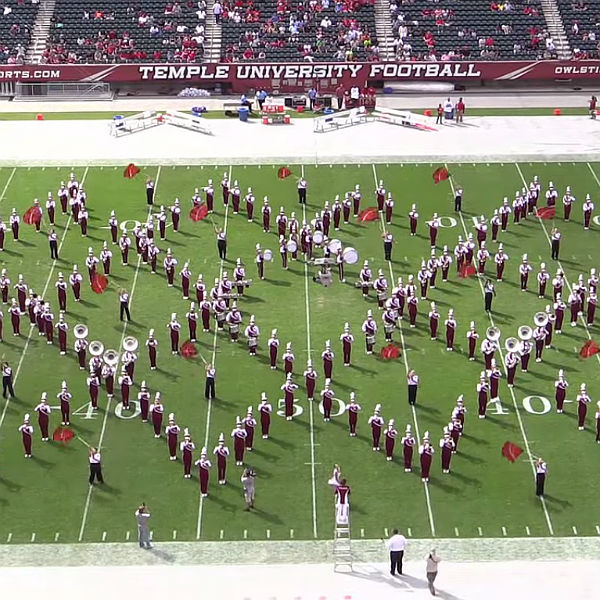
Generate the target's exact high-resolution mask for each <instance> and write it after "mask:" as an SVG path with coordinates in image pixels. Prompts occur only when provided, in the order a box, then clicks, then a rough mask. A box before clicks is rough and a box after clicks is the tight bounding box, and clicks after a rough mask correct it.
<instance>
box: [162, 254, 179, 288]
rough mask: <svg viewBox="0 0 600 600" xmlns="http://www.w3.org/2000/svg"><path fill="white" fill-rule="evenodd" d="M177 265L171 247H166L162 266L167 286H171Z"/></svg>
mask: <svg viewBox="0 0 600 600" xmlns="http://www.w3.org/2000/svg"><path fill="white" fill-rule="evenodd" d="M176 266H177V259H176V258H175V257H174V256H173V253H172V252H171V248H167V256H166V257H165V259H164V261H163V267H164V269H165V275H166V277H167V286H168V287H173V281H174V279H175V267H176Z"/></svg>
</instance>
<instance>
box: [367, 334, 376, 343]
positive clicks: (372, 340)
mask: <svg viewBox="0 0 600 600" xmlns="http://www.w3.org/2000/svg"><path fill="white" fill-rule="evenodd" d="M367 344H369V345H372V344H375V336H374V335H367Z"/></svg>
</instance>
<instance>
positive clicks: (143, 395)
mask: <svg viewBox="0 0 600 600" xmlns="http://www.w3.org/2000/svg"><path fill="white" fill-rule="evenodd" d="M137 399H138V404H139V407H140V417H141V418H142V423H147V422H148V413H149V412H150V392H149V391H148V386H147V385H146V382H145V381H142V383H141V384H140V391H139V392H138V395H137Z"/></svg>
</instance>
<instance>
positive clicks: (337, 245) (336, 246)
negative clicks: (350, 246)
mask: <svg viewBox="0 0 600 600" xmlns="http://www.w3.org/2000/svg"><path fill="white" fill-rule="evenodd" d="M341 247H342V242H340V240H337V239H333V240H331V241H330V242H329V249H330V250H331V253H332V254H337V253H338V250H340V249H341Z"/></svg>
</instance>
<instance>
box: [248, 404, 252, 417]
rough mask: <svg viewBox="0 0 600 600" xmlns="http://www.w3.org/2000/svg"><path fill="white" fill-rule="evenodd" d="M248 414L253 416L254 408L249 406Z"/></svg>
mask: <svg viewBox="0 0 600 600" xmlns="http://www.w3.org/2000/svg"><path fill="white" fill-rule="evenodd" d="M248 414H249V415H251V414H252V407H251V406H249V407H248Z"/></svg>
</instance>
